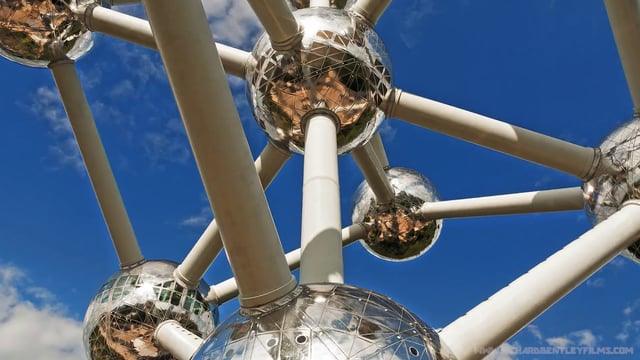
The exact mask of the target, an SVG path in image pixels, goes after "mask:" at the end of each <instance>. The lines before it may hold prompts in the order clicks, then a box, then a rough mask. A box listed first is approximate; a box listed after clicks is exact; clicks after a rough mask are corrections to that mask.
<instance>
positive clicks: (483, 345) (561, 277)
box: [440, 202, 640, 360]
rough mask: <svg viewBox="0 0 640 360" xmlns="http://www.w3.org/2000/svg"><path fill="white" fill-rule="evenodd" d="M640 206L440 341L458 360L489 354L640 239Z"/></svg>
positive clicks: (620, 213)
mask: <svg viewBox="0 0 640 360" xmlns="http://www.w3.org/2000/svg"><path fill="white" fill-rule="evenodd" d="M639 220H640V203H638V202H629V203H627V204H626V205H625V206H624V207H623V208H622V209H620V210H619V211H618V212H617V213H615V214H613V215H611V217H609V218H608V219H607V220H605V221H603V222H602V223H600V224H599V225H596V227H594V228H593V229H591V230H589V231H587V232H586V233H584V234H583V235H582V236H580V237H579V238H578V239H577V240H575V241H573V242H571V243H570V244H568V245H567V246H565V247H564V248H563V249H562V250H560V251H558V252H556V253H555V254H553V255H552V256H551V257H549V258H548V259H546V260H545V261H543V262H541V263H540V264H538V265H537V266H535V267H534V268H533V269H531V270H529V272H527V273H526V274H524V275H522V276H520V277H519V278H518V279H516V280H515V281H513V282H512V283H511V284H509V285H508V286H507V287H505V288H503V289H502V290H500V291H498V292H497V293H495V294H494V295H493V296H491V297H490V298H489V299H487V300H486V301H484V302H483V303H481V304H479V305H478V306H476V307H475V308H473V309H472V310H470V311H469V312H468V313H467V314H465V315H464V316H462V317H460V318H458V319H457V320H455V321H454V322H452V323H451V324H449V325H447V326H446V327H445V328H444V329H443V330H442V331H441V332H440V340H441V341H442V343H443V344H445V345H446V347H448V349H449V350H450V351H451V353H452V355H453V356H455V359H458V360H476V359H481V358H483V357H484V356H485V355H487V354H488V353H489V352H491V350H493V349H495V348H496V347H498V346H499V345H500V344H502V343H503V342H505V341H507V340H508V339H509V338H510V337H512V336H513V335H515V334H516V333H517V332H518V331H520V329H522V328H523V327H524V326H526V325H527V324H528V323H530V322H531V321H533V320H534V319H535V318H536V317H538V315H540V314H541V313H543V312H544V311H545V310H546V309H548V308H549V307H550V306H551V305H553V304H554V303H555V302H556V301H558V300H560V299H561V298H563V297H564V296H565V295H566V294H567V293H569V292H570V291H571V290H573V289H574V288H575V287H576V286H578V285H580V283H582V282H583V281H585V280H586V279H587V278H588V277H589V276H591V275H592V274H593V273H595V272H596V271H598V269H600V268H601V267H602V266H604V265H605V264H607V263H608V262H609V261H611V260H612V259H613V258H614V257H615V256H616V255H618V254H619V253H620V252H621V251H622V250H624V249H625V248H627V247H628V246H630V245H631V244H632V243H633V242H634V241H637V240H638V238H639V237H640V221H639Z"/></svg>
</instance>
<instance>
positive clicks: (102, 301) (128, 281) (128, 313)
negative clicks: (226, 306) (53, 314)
mask: <svg viewBox="0 0 640 360" xmlns="http://www.w3.org/2000/svg"><path fill="white" fill-rule="evenodd" d="M176 267H177V264H176V263H173V262H169V261H147V262H144V263H142V264H139V265H136V266H134V267H131V268H127V269H123V270H121V271H119V272H118V273H116V274H115V275H113V276H112V277H110V278H109V280H107V282H106V283H105V284H104V285H103V286H102V287H101V288H100V289H99V290H98V293H97V294H96V296H95V297H94V298H93V300H92V301H91V303H90V305H89V308H88V309H87V314H86V316H85V319H84V346H85V350H86V353H87V357H88V358H89V359H95V360H98V359H100V360H102V359H111V360H128V359H146V360H171V359H173V356H171V354H169V353H168V352H166V351H164V350H163V349H161V348H159V347H158V345H156V344H155V342H154V340H153V334H154V331H155V329H156V327H157V326H158V325H159V324H160V323H161V322H163V321H165V320H176V321H178V322H179V323H180V324H181V325H182V326H183V327H184V328H186V329H188V330H189V331H191V332H193V333H194V334H196V335H198V336H202V337H204V336H207V335H209V334H210V333H211V332H212V331H213V328H214V326H215V325H216V324H217V322H218V309H217V307H212V306H211V305H209V304H208V303H207V302H206V301H205V300H204V296H203V294H206V293H207V292H208V289H209V287H208V286H207V284H205V283H204V282H201V283H200V287H199V288H198V289H187V288H185V287H183V286H181V285H180V284H178V283H177V282H176V281H175V279H174V277H173V272H174V270H175V269H176Z"/></svg>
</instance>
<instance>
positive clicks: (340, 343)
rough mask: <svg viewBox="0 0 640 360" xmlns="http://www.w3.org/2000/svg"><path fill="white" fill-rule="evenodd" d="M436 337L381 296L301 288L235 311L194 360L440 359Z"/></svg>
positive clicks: (312, 286) (318, 286)
mask: <svg viewBox="0 0 640 360" xmlns="http://www.w3.org/2000/svg"><path fill="white" fill-rule="evenodd" d="M441 358H442V357H441V355H440V341H439V338H438V335H437V334H436V333H435V332H434V331H433V330H432V329H431V328H430V327H429V326H427V325H426V324H425V323H424V322H422V321H421V320H420V319H418V318H417V317H416V316H415V315H414V314H412V313H411V312H409V311H408V310H407V309H405V308H404V307H402V306H401V305H399V304H397V303H396V302H394V301H393V300H391V299H389V298H388V297H386V296H384V295H380V294H377V293H375V292H372V291H368V290H363V289H359V288H356V287H352V286H347V285H336V284H308V285H301V286H299V287H298V288H297V289H296V290H294V291H293V292H292V293H291V294H290V295H288V296H285V297H284V298H283V299H280V300H279V301H277V302H276V303H275V304H269V305H265V306H264V307H263V308H254V309H241V310H240V311H238V312H236V313H235V314H233V315H232V316H231V317H230V318H229V319H227V320H226V321H224V322H223V323H221V324H220V325H219V326H218V327H217V328H216V330H215V331H214V333H213V334H212V335H211V336H210V337H209V338H208V339H207V340H205V342H204V344H203V345H202V347H201V348H200V349H199V350H198V352H197V353H196V355H195V356H194V357H193V359H194V360H213V359H229V360H230V359H247V360H248V359H278V360H280V359H288V360H295V359H313V360H325V359H362V360H365V359H394V360H402V359H441Z"/></svg>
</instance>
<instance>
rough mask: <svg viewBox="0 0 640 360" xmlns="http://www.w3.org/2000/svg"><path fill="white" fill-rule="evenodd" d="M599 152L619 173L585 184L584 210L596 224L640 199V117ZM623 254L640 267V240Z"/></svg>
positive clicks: (611, 138)
mask: <svg viewBox="0 0 640 360" xmlns="http://www.w3.org/2000/svg"><path fill="white" fill-rule="evenodd" d="M600 151H602V157H603V158H604V160H608V161H610V162H611V164H613V166H614V167H616V168H617V169H618V170H619V171H618V172H617V173H616V174H604V175H600V176H596V177H595V178H593V179H591V180H590V181H587V182H585V183H584V185H583V190H584V194H585V199H586V201H585V209H586V211H587V215H588V217H589V219H590V220H591V223H592V224H594V225H596V224H598V223H600V222H601V221H603V220H605V219H606V218H608V217H609V216H611V215H612V214H613V213H615V212H616V211H618V209H620V207H621V206H622V204H623V203H624V202H625V201H627V200H640V118H639V117H635V118H634V119H633V120H631V121H630V122H628V123H626V124H624V125H622V126H620V127H619V128H617V129H616V130H614V131H613V132H612V133H611V134H610V135H609V136H607V138H606V139H605V140H604V141H603V142H602V144H601V145H600ZM623 254H624V255H626V256H627V257H629V258H630V259H632V260H634V261H635V262H637V263H639V264H640V241H637V242H635V243H634V244H633V245H631V246H630V247H629V248H628V249H627V250H626V251H625V252H623Z"/></svg>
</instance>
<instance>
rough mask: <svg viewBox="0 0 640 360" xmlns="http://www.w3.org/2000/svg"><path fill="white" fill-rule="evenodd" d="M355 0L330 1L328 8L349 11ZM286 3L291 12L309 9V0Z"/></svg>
mask: <svg viewBox="0 0 640 360" xmlns="http://www.w3.org/2000/svg"><path fill="white" fill-rule="evenodd" d="M355 2H356V0H330V1H329V6H331V7H332V8H334V9H347V10H348V9H349V8H350V7H351V5H353V4H354V3H355ZM287 3H288V4H289V7H290V8H291V9H292V10H298V9H306V8H308V7H309V4H310V1H309V0H288V1H287Z"/></svg>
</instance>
